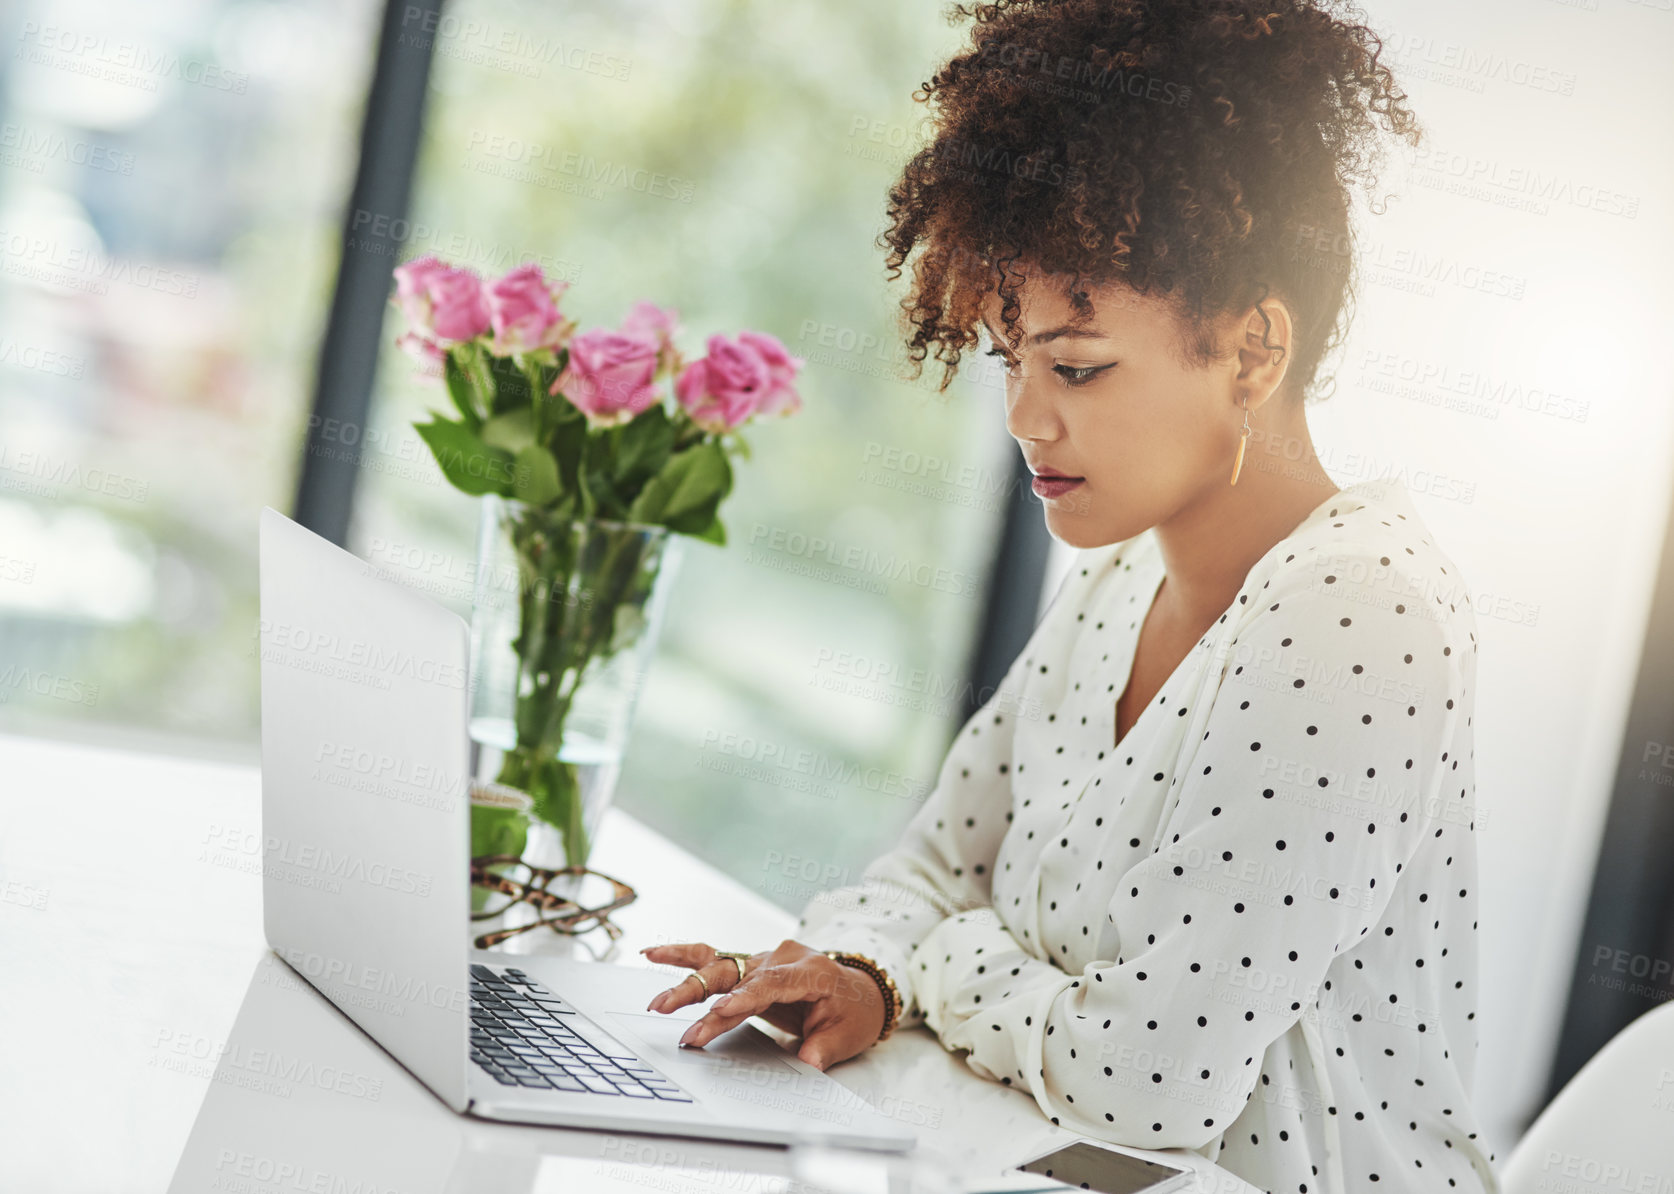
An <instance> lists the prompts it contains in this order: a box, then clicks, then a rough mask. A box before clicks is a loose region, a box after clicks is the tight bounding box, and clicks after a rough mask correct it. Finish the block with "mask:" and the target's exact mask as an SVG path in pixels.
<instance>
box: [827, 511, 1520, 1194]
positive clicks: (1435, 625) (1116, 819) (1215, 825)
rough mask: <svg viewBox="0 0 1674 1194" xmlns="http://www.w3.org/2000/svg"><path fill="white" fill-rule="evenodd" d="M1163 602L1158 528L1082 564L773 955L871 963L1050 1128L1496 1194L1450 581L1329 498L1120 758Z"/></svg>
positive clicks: (1400, 1186) (1238, 1166) (1380, 518)
mask: <svg viewBox="0 0 1674 1194" xmlns="http://www.w3.org/2000/svg"><path fill="white" fill-rule="evenodd" d="M1163 573H1164V568H1163V564H1162V559H1161V555H1160V552H1159V550H1158V547H1157V543H1156V540H1155V534H1154V531H1150V530H1148V531H1145V532H1143V533H1141V534H1140V535H1137V536H1135V537H1134V538H1132V539H1128V540H1124V541H1123V542H1121V543H1117V544H1112V545H1108V546H1105V547H1100V548H1091V549H1086V550H1082V551H1080V552H1079V553H1078V557H1077V559H1076V562H1075V564H1074V566H1073V567H1071V568H1070V569H1069V571H1068V573H1067V574H1066V576H1065V578H1064V580H1063V582H1062V584H1061V585H1060V587H1059V589H1058V591H1057V594H1056V595H1055V597H1054V598H1053V600H1052V602H1051V604H1050V606H1049V607H1048V609H1047V611H1046V614H1045V615H1044V617H1043V618H1042V620H1041V623H1040V625H1039V626H1037V627H1036V629H1035V631H1034V634H1033V635H1032V636H1031V637H1030V639H1029V641H1028V643H1027V644H1026V646H1025V647H1024V649H1023V651H1022V652H1021V654H1020V655H1019V656H1018V659H1017V660H1016V662H1014V663H1013V664H1012V666H1011V668H1010V669H1009V671H1008V672H1007V674H1006V676H1005V679H1004V681H1003V682H1002V683H1001V685H1000V686H999V688H998V689H997V690H996V692H995V694H994V696H993V697H992V698H991V699H990V700H989V701H988V702H987V703H986V704H985V705H984V706H983V707H982V708H981V709H980V710H978V712H977V713H976V714H974V715H973V716H972V717H971V719H970V720H969V721H968V722H967V723H966V724H965V725H964V726H963V727H962V728H961V730H960V732H959V734H958V736H957V738H956V740H955V741H954V743H953V745H952V746H951V748H950V749H949V751H948V754H947V757H946V760H945V761H944V762H943V764H942V767H941V771H940V774H939V777H938V780H937V783H936V786H935V788H934V789H933V791H932V792H931V794H930V796H929V797H928V798H927V800H926V802H925V804H924V806H923V807H922V808H921V809H920V810H919V811H918V812H917V813H916V814H915V815H914V816H913V818H912V820H911V821H910V823H909V824H908V826H907V828H906V830H905V831H904V833H903V836H902V840H901V842H900V844H899V845H898V846H896V847H895V848H893V849H891V850H890V851H888V852H887V853H885V854H883V855H882V856H880V857H879V858H878V859H876V860H875V861H874V862H873V863H872V865H871V866H869V867H868V868H867V869H866V872H865V875H864V878H863V879H862V880H861V881H860V882H859V883H857V884H853V885H850V886H848V887H844V888H841V889H838V890H835V891H830V892H823V893H821V894H820V895H817V896H815V897H814V898H813V899H812V900H810V901H809V903H808V905H807V906H806V907H805V908H804V910H803V916H802V918H801V921H800V922H799V924H798V931H797V939H798V940H801V941H804V942H807V943H809V944H811V945H815V946H817V947H819V948H824V949H845V950H855V951H858V952H861V953H865V954H868V955H870V956H871V957H873V958H875V959H876V960H877V961H878V962H879V964H881V965H882V966H883V967H885V968H886V969H887V970H888V971H889V973H890V974H891V976H892V977H893V978H894V979H895V981H896V983H897V985H898V986H899V987H900V989H901V993H902V996H903V998H904V999H905V1000H906V1001H907V1002H906V1008H905V1012H904V1015H903V1018H902V1020H901V1027H902V1028H909V1027H912V1026H914V1025H917V1024H920V1023H924V1024H928V1025H929V1027H930V1028H931V1029H933V1030H934V1031H935V1033H936V1034H937V1036H938V1037H939V1038H940V1040H941V1042H942V1044H943V1045H944V1046H945V1047H946V1048H948V1049H949V1050H953V1051H960V1052H963V1053H964V1055H965V1061H966V1064H967V1065H969V1067H970V1068H971V1069H972V1070H974V1071H976V1072H977V1073H978V1074H980V1075H982V1076H983V1077H985V1078H989V1079H993V1080H995V1081H998V1082H1003V1083H1006V1084H1008V1085H1015V1086H1020V1087H1022V1088H1023V1089H1024V1090H1026V1091H1028V1092H1029V1094H1030V1095H1032V1096H1033V1097H1034V1099H1035V1100H1036V1102H1037V1103H1038V1104H1039V1105H1040V1107H1041V1109H1042V1111H1043V1112H1044V1113H1045V1114H1046V1115H1047V1116H1049V1117H1050V1118H1051V1119H1052V1122H1054V1123H1057V1124H1060V1125H1062V1126H1063V1127H1065V1128H1068V1129H1070V1130H1071V1131H1074V1132H1077V1133H1080V1134H1082V1135H1085V1136H1090V1137H1095V1138H1098V1139H1102V1140H1108V1141H1112V1142H1114V1143H1119V1144H1128V1145H1141V1146H1148V1147H1154V1148H1169V1147H1179V1148H1186V1149H1192V1150H1195V1151H1197V1152H1199V1153H1200V1154H1201V1155H1203V1156H1206V1157H1209V1158H1211V1159H1213V1160H1215V1161H1216V1162H1218V1163H1219V1164H1220V1165H1222V1166H1223V1167H1224V1168H1226V1169H1227V1170H1229V1171H1231V1172H1233V1173H1235V1174H1237V1175H1238V1176H1240V1177H1242V1178H1244V1179H1245V1180H1247V1181H1249V1182H1251V1183H1253V1184H1254V1185H1256V1186H1259V1187H1261V1188H1262V1189H1265V1190H1270V1191H1299V1192H1307V1191H1327V1192H1330V1194H1337V1192H1343V1191H1363V1190H1368V1189H1373V1188H1379V1189H1394V1190H1417V1189H1423V1190H1447V1189H1461V1190H1470V1191H1489V1192H1490V1194H1492V1192H1494V1191H1497V1189H1498V1187H1497V1184H1496V1183H1495V1179H1494V1177H1493V1174H1492V1170H1491V1169H1490V1167H1489V1162H1490V1161H1491V1160H1492V1154H1490V1153H1489V1152H1488V1151H1487V1148H1486V1146H1485V1145H1484V1144H1483V1143H1482V1142H1481V1141H1480V1140H1479V1138H1478V1133H1477V1123H1476V1118H1475V1115H1474V1111H1473V1108H1472V1105H1471V1098H1470V1095H1471V1083H1472V1064H1473V1061H1474V1059H1475V1055H1476V1044H1477V1036H1476V1025H1475V1023H1474V1021H1475V1018H1476V1012H1475V1010H1474V1009H1475V1008H1476V1003H1477V974H1476V965H1477V951H1476V919H1477V911H1476V908H1477V892H1476V845H1475V838H1474V834H1473V831H1474V829H1475V825H1476V820H1477V813H1476V809H1475V780H1474V775H1473V765H1472V754H1473V752H1472V747H1471V742H1472V729H1471V708H1472V697H1473V694H1474V692H1475V689H1476V674H1475V673H1476V633H1475V620H1474V617H1473V614H1472V611H1471V606H1470V604H1469V599H1468V594H1467V591H1466V590H1465V588H1464V586H1463V581H1462V580H1461V578H1460V576H1459V573H1458V570H1457V569H1456V568H1455V567H1454V566H1453V563H1452V561H1451V560H1450V559H1449V558H1448V557H1447V556H1446V555H1445V554H1444V553H1443V552H1442V551H1441V550H1440V549H1439V548H1438V547H1437V546H1436V545H1435V544H1434V543H1433V542H1432V541H1431V538H1430V536H1429V533H1428V531H1427V529H1426V527H1425V526H1424V524H1423V523H1422V522H1421V520H1420V519H1419V516H1418V514H1417V512H1416V511H1415V510H1414V508H1413V506H1412V503H1411V499H1410V497H1409V496H1408V494H1407V491H1406V489H1405V488H1404V487H1403V486H1402V485H1401V484H1400V482H1399V481H1394V482H1383V481H1365V482H1361V483H1358V484H1355V485H1351V486H1348V487H1346V488H1344V489H1342V490H1340V491H1339V492H1338V493H1336V494H1334V495H1332V496H1331V497H1330V498H1329V499H1327V500H1326V501H1325V502H1323V503H1322V504H1321V505H1320V506H1318V507H1317V508H1316V509H1315V510H1314V511H1313V512H1312V513H1311V514H1309V516H1308V517H1307V518H1306V519H1304V520H1303V521H1302V522H1301V523H1300V524H1299V525H1298V526H1297V527H1296V528H1295V529H1294V530H1293V531H1292V532H1291V534H1290V535H1288V536H1287V537H1286V538H1284V539H1282V540H1280V541H1279V542H1278V543H1277V544H1275V545H1274V546H1273V548H1272V549H1271V550H1270V551H1268V552H1267V553H1266V554H1265V555H1264V556H1262V558H1261V559H1260V560H1258V561H1257V562H1256V564H1255V566H1254V567H1253V568H1251V569H1250V571H1249V574H1248V576H1247V577H1246V578H1245V581H1244V584H1243V587H1242V589H1241V590H1240V591H1239V593H1238V596H1237V598H1236V599H1235V600H1234V601H1233V602H1232V603H1231V605H1230V606H1229V607H1228V609H1227V611H1226V612H1225V613H1224V614H1222V615H1221V617H1220V619H1219V620H1218V622H1217V623H1216V624H1215V625H1214V626H1212V627H1211V628H1210V630H1209V631H1208V632H1207V633H1206V634H1205V635H1204V637H1203V638H1202V640H1201V641H1200V642H1199V643H1198V645H1197V646H1196V647H1195V648H1193V649H1192V651H1191V652H1189V653H1188V654H1187V656H1186V658H1185V659H1184V660H1183V661H1182V662H1181V663H1180V665H1179V666H1178V667H1177V668H1176V669H1175V671H1174V672H1173V674H1172V675H1171V676H1170V677H1169V678H1168V680H1167V681H1166V682H1165V683H1164V684H1163V686H1162V688H1161V690H1160V691H1159V692H1158V693H1157V696H1156V697H1155V699H1154V700H1152V702H1151V703H1150V704H1149V705H1148V706H1147V707H1146V708H1145V710H1144V712H1143V713H1142V714H1141V715H1140V716H1139V717H1138V719H1137V720H1136V721H1135V723H1134V725H1133V726H1132V727H1131V729H1130V730H1129V732H1128V734H1127V736H1126V737H1125V738H1123V740H1122V742H1121V743H1120V745H1113V738H1114V733H1115V713H1116V710H1115V706H1116V701H1117V698H1118V697H1119V696H1120V694H1121V693H1122V691H1123V690H1124V689H1125V688H1126V686H1127V681H1128V675H1129V672H1130V669H1131V666H1132V660H1133V653H1134V647H1135V642H1136V640H1137V638H1138V636H1139V630H1140V627H1141V626H1142V624H1143V622H1144V618H1145V615H1146V613H1147V611H1148V610H1149V609H1150V605H1151V601H1152V599H1153V597H1154V596H1155V594H1156V591H1157V588H1158V586H1159V585H1160V584H1161V582H1162V579H1163ZM882 1047H884V1048H887V1047H888V1046H887V1044H886V1045H884V1046H882Z"/></svg>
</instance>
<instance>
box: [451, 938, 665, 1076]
mask: <svg viewBox="0 0 1674 1194" xmlns="http://www.w3.org/2000/svg"><path fill="white" fill-rule="evenodd" d="M471 1060H472V1061H474V1062H476V1064H477V1065H479V1066H481V1067H482V1068H483V1069H485V1070H487V1071H488V1073H489V1075H490V1076H491V1077H493V1079H494V1080H495V1081H496V1082H498V1083H499V1084H500V1085H501V1086H529V1087H534V1088H536V1089H539V1090H564V1091H570V1092H572V1093H574V1094H584V1093H589V1092H591V1093H592V1094H597V1095H606V1096H615V1097H617V1098H630V1099H664V1100H666V1101H668V1102H671V1103H690V1102H692V1101H693V1100H692V1096H691V1095H688V1094H686V1093H685V1092H684V1091H682V1090H681V1089H680V1088H679V1087H677V1086H676V1085H675V1084H674V1083H672V1082H670V1081H669V1080H668V1079H667V1078H665V1077H663V1075H662V1074H660V1073H658V1072H657V1070H656V1068H655V1067H653V1066H649V1065H646V1064H645V1062H644V1061H642V1060H641V1059H640V1058H639V1056H638V1055H637V1054H635V1053H632V1052H630V1051H629V1050H628V1049H626V1048H625V1047H623V1046H622V1045H621V1044H619V1043H617V1042H616V1041H614V1040H612V1039H611V1038H610V1037H608V1036H606V1035H605V1034H604V1033H602V1032H600V1031H599V1030H598V1029H597V1028H595V1027H593V1025H592V1024H591V1023H589V1022H588V1021H586V1020H584V1019H582V1018H581V1016H580V1015H579V1014H578V1013H577V1012H576V1010H575V1009H574V1008H573V1007H571V1006H570V1005H569V1004H567V1003H565V1002H564V1001H563V1000H562V999H559V998H558V996H556V995H554V994H553V993H552V992H551V991H548V990H547V989H546V988H545V987H543V986H541V985H540V984H539V983H537V982H535V981H534V980H533V979H531V978H530V977H529V976H528V975H526V974H524V973H523V971H521V970H506V971H504V972H502V973H499V974H496V973H495V972H494V971H493V970H490V969H489V968H488V967H487V966H479V965H473V966H472V967H471Z"/></svg>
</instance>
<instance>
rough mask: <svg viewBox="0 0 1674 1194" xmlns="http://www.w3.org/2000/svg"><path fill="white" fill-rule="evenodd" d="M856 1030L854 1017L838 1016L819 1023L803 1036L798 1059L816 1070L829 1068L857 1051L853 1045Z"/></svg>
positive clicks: (798, 1050)
mask: <svg viewBox="0 0 1674 1194" xmlns="http://www.w3.org/2000/svg"><path fill="white" fill-rule="evenodd" d="M854 1032H855V1028H854V1020H853V1018H852V1017H843V1016H838V1017H834V1018H832V1019H830V1020H826V1021H824V1022H821V1023H817V1024H815V1025H814V1026H813V1027H812V1028H811V1029H810V1030H809V1032H808V1035H807V1036H805V1037H803V1038H802V1044H801V1046H800V1047H799V1048H798V1049H797V1051H796V1056H797V1059H798V1060H799V1061H805V1062H807V1063H808V1064H809V1065H811V1066H813V1067H814V1068H815V1069H816V1070H822V1071H823V1070H826V1069H829V1068H830V1067H831V1066H834V1065H836V1064H837V1063H838V1062H839V1061H843V1060H845V1059H847V1058H849V1057H852V1056H854V1054H855V1053H856V1052H857V1050H856V1049H855V1048H854V1047H853V1040H854Z"/></svg>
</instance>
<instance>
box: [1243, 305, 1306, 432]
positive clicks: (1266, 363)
mask: <svg viewBox="0 0 1674 1194" xmlns="http://www.w3.org/2000/svg"><path fill="white" fill-rule="evenodd" d="M1264 313H1265V315H1266V318H1265V319H1264V318H1262V316H1263V314H1264ZM1294 331H1295V323H1294V322H1293V321H1292V320H1291V317H1290V307H1289V306H1288V305H1287V304H1286V303H1285V301H1284V299H1282V298H1279V297H1277V296H1275V295H1271V294H1270V295H1268V296H1267V297H1266V298H1264V299H1262V300H1261V302H1260V303H1258V304H1257V305H1256V306H1254V307H1252V308H1250V312H1249V315H1248V316H1247V317H1246V318H1245V320H1244V322H1243V325H1242V327H1241V329H1240V331H1239V344H1238V377H1237V379H1236V381H1237V385H1236V389H1235V394H1234V396H1235V397H1236V398H1237V399H1238V401H1239V402H1241V403H1243V404H1244V405H1247V406H1248V407H1249V408H1250V409H1251V410H1255V409H1256V408H1257V407H1259V406H1260V405H1261V404H1262V403H1263V402H1266V401H1267V399H1268V398H1270V397H1272V396H1273V395H1274V394H1275V393H1277V392H1278V389H1279V386H1280V385H1281V384H1282V383H1283V382H1284V379H1285V373H1286V371H1287V370H1288V369H1289V367H1290V354H1291V352H1292V351H1293V349H1294V345H1295V339H1294Z"/></svg>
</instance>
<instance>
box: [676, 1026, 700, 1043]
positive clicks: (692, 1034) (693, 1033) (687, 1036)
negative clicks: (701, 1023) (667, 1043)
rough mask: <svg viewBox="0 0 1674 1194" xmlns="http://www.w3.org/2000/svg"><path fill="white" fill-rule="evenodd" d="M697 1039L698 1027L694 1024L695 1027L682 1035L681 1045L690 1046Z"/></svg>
mask: <svg viewBox="0 0 1674 1194" xmlns="http://www.w3.org/2000/svg"><path fill="white" fill-rule="evenodd" d="M696 1037H697V1025H695V1024H694V1025H692V1027H690V1028H688V1029H687V1030H686V1031H685V1032H683V1033H681V1034H680V1043H681V1044H682V1045H689V1044H691V1043H692V1041H693V1040H694V1039H695V1038H696Z"/></svg>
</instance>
